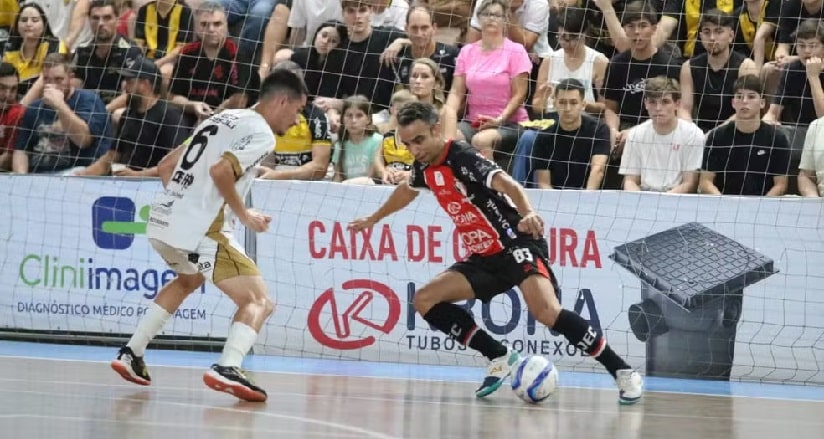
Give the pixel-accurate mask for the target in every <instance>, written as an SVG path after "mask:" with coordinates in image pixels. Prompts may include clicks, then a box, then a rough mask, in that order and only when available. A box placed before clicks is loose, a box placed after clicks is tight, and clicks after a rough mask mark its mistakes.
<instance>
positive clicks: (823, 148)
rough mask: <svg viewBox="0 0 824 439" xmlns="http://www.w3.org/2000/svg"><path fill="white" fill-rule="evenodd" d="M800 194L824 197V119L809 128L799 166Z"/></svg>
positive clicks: (815, 121) (813, 123) (817, 120)
mask: <svg viewBox="0 0 824 439" xmlns="http://www.w3.org/2000/svg"><path fill="white" fill-rule="evenodd" d="M798 192H799V193H800V194H801V195H803V196H805V197H821V196H824V117H821V118H818V119H816V120H814V121H813V122H812V123H811V124H810V127H809V128H807V137H806V138H805V139H804V149H803V150H802V151H801V163H799V165H798Z"/></svg>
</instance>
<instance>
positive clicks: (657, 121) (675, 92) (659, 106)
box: [619, 76, 704, 194]
mask: <svg viewBox="0 0 824 439" xmlns="http://www.w3.org/2000/svg"><path fill="white" fill-rule="evenodd" d="M680 100H681V92H680V88H679V85H678V81H676V80H674V79H671V78H667V77H664V76H659V77H656V78H652V79H648V80H647V81H646V87H645V90H644V106H645V107H646V109H647V113H649V116H650V118H649V120H647V121H645V122H643V123H642V124H640V125H638V126H636V127H634V128H632V129H631V130H630V132H629V134H628V137H627V143H626V146H625V147H624V153H623V155H622V156H621V168H620V169H619V173H620V174H621V175H623V176H624V190H626V191H655V192H670V193H676V194H687V193H693V192H695V189H696V187H697V186H698V172H699V171H700V169H701V161H702V159H703V154H704V132H703V131H701V128H698V125H696V124H694V123H692V122H688V121H686V120H683V119H679V118H678V117H677V116H676V114H677V113H676V112H677V110H678V105H679V102H680Z"/></svg>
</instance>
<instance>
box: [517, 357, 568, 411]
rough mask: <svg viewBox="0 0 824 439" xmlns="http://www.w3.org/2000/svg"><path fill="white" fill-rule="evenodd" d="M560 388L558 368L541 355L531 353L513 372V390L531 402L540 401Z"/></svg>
mask: <svg viewBox="0 0 824 439" xmlns="http://www.w3.org/2000/svg"><path fill="white" fill-rule="evenodd" d="M557 389H558V369H556V368H555V365H554V364H552V362H551V361H549V360H548V359H546V358H544V357H542V356H540V355H530V356H528V357H526V358H524V359H523V360H521V362H520V363H519V364H518V366H517V368H516V369H515V371H514V373H513V374H512V391H513V392H515V394H516V395H518V397H519V398H521V399H523V400H524V401H526V402H530V403H539V402H541V401H543V400H545V399H547V398H549V397H550V396H552V394H553V393H555V391H556V390H557Z"/></svg>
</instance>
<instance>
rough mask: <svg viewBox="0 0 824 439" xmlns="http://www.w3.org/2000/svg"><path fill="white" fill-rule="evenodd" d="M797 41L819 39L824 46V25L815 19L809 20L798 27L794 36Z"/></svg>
mask: <svg viewBox="0 0 824 439" xmlns="http://www.w3.org/2000/svg"><path fill="white" fill-rule="evenodd" d="M793 37H794V38H795V39H796V40H810V39H813V38H815V39H817V40H818V41H819V42H821V43H822V44H824V24H821V23H819V21H818V20H816V19H815V18H808V19H806V20H804V21H802V22H801V24H799V25H798V29H797V30H796V31H795V33H794V34H793Z"/></svg>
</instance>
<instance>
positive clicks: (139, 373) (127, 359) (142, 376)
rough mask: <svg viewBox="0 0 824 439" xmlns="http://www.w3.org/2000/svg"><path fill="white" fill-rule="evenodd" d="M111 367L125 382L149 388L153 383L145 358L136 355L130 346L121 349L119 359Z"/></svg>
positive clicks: (113, 361) (118, 354)
mask: <svg viewBox="0 0 824 439" xmlns="http://www.w3.org/2000/svg"><path fill="white" fill-rule="evenodd" d="M111 366H112V369H114V371H115V372H117V373H118V374H120V376H121V377H123V379H124V380H127V381H131V382H133V383H135V384H140V385H141V386H148V385H149V384H151V383H152V377H150V376H149V369H147V368H146V363H145V362H143V357H138V356H137V355H135V354H134V352H133V351H132V348H130V347H128V346H123V347H122V348H120V351H119V352H118V353H117V358H116V359H114V360H112V363H111Z"/></svg>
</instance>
